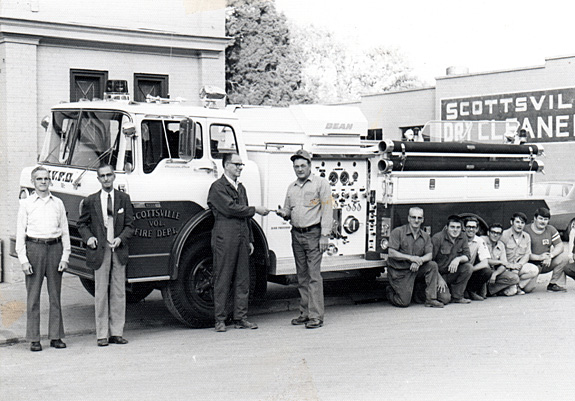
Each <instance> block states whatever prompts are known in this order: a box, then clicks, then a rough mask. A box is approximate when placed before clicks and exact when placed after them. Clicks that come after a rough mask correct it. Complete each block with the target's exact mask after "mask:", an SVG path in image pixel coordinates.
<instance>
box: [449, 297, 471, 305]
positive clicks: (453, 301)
mask: <svg viewBox="0 0 575 401" xmlns="http://www.w3.org/2000/svg"><path fill="white" fill-rule="evenodd" d="M451 303H454V304H469V303H471V300H470V299H467V298H459V299H452V300H451Z"/></svg>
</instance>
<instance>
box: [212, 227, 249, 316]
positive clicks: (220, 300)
mask: <svg viewBox="0 0 575 401" xmlns="http://www.w3.org/2000/svg"><path fill="white" fill-rule="evenodd" d="M212 235H213V236H215V238H213V239H212V252H213V255H214V315H215V319H216V322H224V321H225V320H226V319H227V317H228V307H227V304H228V298H229V297H230V291H233V292H232V294H233V319H234V320H242V319H246V318H247V316H248V303H249V298H250V260H249V259H250V249H249V240H248V238H247V237H245V236H243V235H239V236H238V235H235V236H233V235H225V237H224V236H221V235H218V234H217V233H216V232H215V231H214V232H213V233H212Z"/></svg>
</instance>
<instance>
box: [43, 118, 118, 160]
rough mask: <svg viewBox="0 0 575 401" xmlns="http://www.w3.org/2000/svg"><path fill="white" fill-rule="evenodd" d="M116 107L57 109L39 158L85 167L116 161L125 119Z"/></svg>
mask: <svg viewBox="0 0 575 401" xmlns="http://www.w3.org/2000/svg"><path fill="white" fill-rule="evenodd" d="M127 118H128V117H126V116H125V115H124V114H122V113H120V112H116V111H93V110H92V111H80V110H57V111H54V113H53V116H52V123H51V125H50V127H49V128H48V129H49V130H50V140H49V141H47V142H46V145H45V147H44V149H43V150H42V153H41V155H40V161H42V162H46V163H51V164H64V165H72V166H76V167H84V168H96V167H98V165H100V164H102V163H109V164H112V165H113V166H115V165H116V162H117V160H118V151H119V139H120V131H121V126H122V122H123V121H125V119H127Z"/></svg>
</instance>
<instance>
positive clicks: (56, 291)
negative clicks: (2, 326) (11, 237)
mask: <svg viewBox="0 0 575 401" xmlns="http://www.w3.org/2000/svg"><path fill="white" fill-rule="evenodd" d="M31 178H32V183H33V184H34V189H35V192H34V193H33V194H32V195H30V196H29V197H28V198H26V199H23V200H22V201H21V202H20V208H19V209H18V222H17V227H16V253H17V254H18V260H19V261H20V264H21V265H22V271H23V272H24V274H25V275H26V293H27V302H26V306H27V314H26V338H27V339H28V341H30V351H42V345H41V344H40V293H41V292H42V283H43V282H44V276H46V281H47V282H48V296H49V298H50V318H49V319H50V321H49V324H48V336H49V337H50V347H54V348H60V349H61V348H66V344H65V343H64V342H63V341H62V338H64V323H63V320H62V308H61V305H60V293H61V289H62V272H63V271H64V270H66V268H67V267H68V258H69V257H70V249H71V248H70V234H69V232H68V220H67V218H66V210H65V208H64V204H63V203H62V201H61V200H60V199H59V198H57V197H55V196H53V195H52V194H51V193H50V174H49V172H48V170H46V169H45V168H44V167H36V168H35V169H34V170H32V174H31Z"/></svg>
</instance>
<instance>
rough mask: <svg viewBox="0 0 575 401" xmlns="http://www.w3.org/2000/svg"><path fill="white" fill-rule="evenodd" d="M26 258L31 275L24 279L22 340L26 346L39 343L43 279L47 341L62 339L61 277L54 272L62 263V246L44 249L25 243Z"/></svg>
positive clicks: (38, 244)
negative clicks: (46, 309)
mask: <svg viewBox="0 0 575 401" xmlns="http://www.w3.org/2000/svg"><path fill="white" fill-rule="evenodd" d="M26 256H27V257H28V261H29V262H30V264H31V265H32V271H33V273H32V274H30V275H26V293H27V299H26V338H27V339H28V341H30V342H37V341H40V294H41V292H42V283H43V282H44V276H45V277H46V282H47V283H48V284H47V285H48V297H49V299H50V314H49V318H48V336H49V338H50V339H51V340H57V339H60V338H64V322H63V320H62V308H61V304H60V294H61V291H62V273H60V272H58V265H59V264H60V260H61V259H62V243H61V242H59V243H57V244H51V245H47V244H40V243H36V242H31V241H26Z"/></svg>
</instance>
